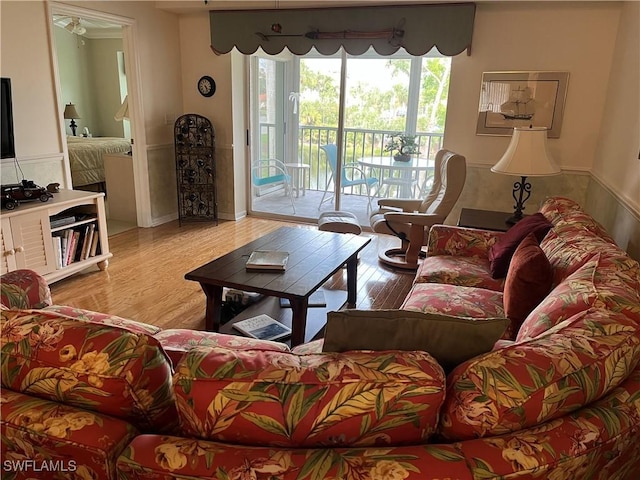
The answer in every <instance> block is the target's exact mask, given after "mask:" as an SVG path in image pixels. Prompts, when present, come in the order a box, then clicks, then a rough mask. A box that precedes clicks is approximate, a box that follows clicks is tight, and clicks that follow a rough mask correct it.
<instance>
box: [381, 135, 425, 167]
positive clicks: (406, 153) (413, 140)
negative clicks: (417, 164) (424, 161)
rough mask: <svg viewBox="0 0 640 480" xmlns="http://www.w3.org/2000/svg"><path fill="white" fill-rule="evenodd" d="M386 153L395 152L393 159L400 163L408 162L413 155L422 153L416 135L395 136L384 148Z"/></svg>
mask: <svg viewBox="0 0 640 480" xmlns="http://www.w3.org/2000/svg"><path fill="white" fill-rule="evenodd" d="M384 151H385V152H395V153H394V155H393V158H394V159H395V160H396V161H399V162H408V161H409V160H411V155H415V154H417V153H420V146H419V145H418V142H417V137H416V136H415V135H407V134H406V133H399V134H397V135H393V136H392V137H391V138H390V139H389V142H388V143H387V144H386V145H385V147H384Z"/></svg>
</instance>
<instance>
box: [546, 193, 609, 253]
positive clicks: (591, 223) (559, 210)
mask: <svg viewBox="0 0 640 480" xmlns="http://www.w3.org/2000/svg"><path fill="white" fill-rule="evenodd" d="M540 213H542V214H543V215H544V216H545V217H546V218H547V219H549V221H550V222H551V223H553V225H554V228H555V226H560V227H561V228H564V227H568V228H578V229H581V230H588V231H589V232H591V233H592V234H593V235H595V236H597V237H600V238H601V239H603V240H604V241H606V242H608V243H615V241H614V240H613V238H611V236H610V235H609V234H608V233H607V231H606V230H605V229H604V227H603V226H602V225H600V224H599V223H598V222H597V221H596V220H595V219H594V218H593V217H591V215H589V214H587V213H586V212H584V210H582V207H580V205H579V204H578V203H577V202H576V201H575V200H571V199H569V198H564V197H550V198H547V199H546V200H545V201H544V202H543V203H542V205H541V207H540Z"/></svg>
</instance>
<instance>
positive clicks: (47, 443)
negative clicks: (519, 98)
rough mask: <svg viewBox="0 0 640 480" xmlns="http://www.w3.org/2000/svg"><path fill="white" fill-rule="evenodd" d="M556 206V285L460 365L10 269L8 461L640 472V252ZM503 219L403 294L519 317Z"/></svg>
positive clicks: (169, 472)
mask: <svg viewBox="0 0 640 480" xmlns="http://www.w3.org/2000/svg"><path fill="white" fill-rule="evenodd" d="M541 211H542V212H543V213H544V215H545V216H546V217H547V218H548V219H549V220H550V221H551V222H552V223H553V228H552V230H551V231H550V232H549V234H547V236H546V237H545V239H544V240H543V242H542V244H541V247H542V248H543V250H544V252H545V254H546V256H547V257H548V259H549V261H550V262H551V265H552V266H553V273H554V288H553V290H552V291H551V292H550V293H549V294H548V295H547V297H546V298H545V299H544V300H543V301H542V302H541V303H540V304H539V305H538V306H536V307H535V308H534V310H533V311H532V312H531V313H530V314H529V315H528V316H527V318H526V319H525V320H524V323H523V324H522V326H521V327H520V328H519V330H518V332H513V338H512V339H511V340H502V341H500V342H498V344H496V347H495V348H494V350H493V351H491V352H488V353H486V354H483V355H480V356H478V357H475V358H472V359H471V360H468V361H467V362H464V363H463V364H461V365H459V366H458V367H456V368H455V369H454V370H453V371H452V372H450V373H449V374H448V375H446V376H445V373H444V371H443V370H442V368H441V367H440V365H438V363H437V362H436V361H435V360H434V359H433V358H432V357H431V356H430V355H429V354H428V353H426V352H420V351H411V352H402V351H378V352H371V351H351V352H344V353H321V352H319V347H320V344H321V342H315V343H312V344H307V345H302V346H299V347H297V348H296V349H294V351H293V352H291V351H288V349H287V347H286V346H285V345H283V344H278V343H272V342H255V341H249V340H247V339H244V338H241V337H231V336H226V335H220V334H214V333H206V332H189V331H180V330H176V331H159V329H157V328H156V327H153V326H150V325H144V324H140V323H137V322H133V321H130V320H126V319H121V318H118V317H113V316H110V315H106V314H99V313H95V312H87V311H82V310H78V309H74V308H71V307H65V306H51V305H50V303H51V300H50V296H49V291H48V288H47V286H46V284H44V283H43V282H42V279H41V278H39V277H38V276H37V275H35V274H33V272H25V271H21V272H13V273H12V274H8V275H7V276H3V278H2V281H3V283H2V304H3V309H2V331H1V334H0V339H1V346H2V359H1V369H2V370H1V373H2V378H1V382H2V391H1V396H0V402H1V407H2V409H1V422H0V426H1V430H0V433H1V436H2V437H1V441H2V452H1V453H2V458H3V460H4V461H3V464H2V468H3V475H2V478H3V479H4V478H65V479H66V478H83V479H84V478H92V479H94V478H105V479H106V478H109V479H116V478H119V479H123V480H124V479H169V478H176V479H178V478H180V479H183V478H184V479H186V478H212V479H220V480H222V479H238V480H239V479H256V480H258V479H265V480H267V479H268V480H272V479H299V480H304V479H311V480H316V479H330V480H338V479H354V480H366V479H372V480H373V479H376V480H382V479H391V480H395V479H398V480H400V479H406V478H407V479H421V480H424V479H445V478H447V479H448V478H450V479H454V478H455V479H483V480H485V479H508V478H518V479H522V478H545V479H552V480H560V479H572V480H573V479H582V478H589V479H596V478H597V479H603V480H604V479H621V480H622V479H624V480H627V479H628V480H631V479H635V478H639V476H640V442H639V441H638V440H639V439H640V367H639V366H638V364H639V361H640V297H639V296H640V293H639V289H640V276H639V275H640V274H639V271H640V266H639V265H638V263H637V262H635V261H633V260H632V259H630V258H629V257H628V256H627V255H626V254H625V253H624V252H623V251H621V250H620V249H618V248H617V247H616V246H615V245H614V244H613V242H612V241H611V239H610V238H609V236H608V235H607V234H606V232H604V231H603V230H602V228H601V227H600V226H599V225H597V224H596V223H595V222H594V221H593V220H592V219H591V218H590V217H589V216H588V215H586V214H585V213H584V212H582V211H581V210H580V209H579V207H578V206H577V205H576V204H575V203H573V202H571V201H569V200H566V199H550V200H549V201H548V202H547V203H545V205H544V206H543V207H542V209H541ZM499 235H500V234H498V233H492V232H485V231H480V230H471V229H460V228H457V227H444V226H438V227H434V229H433V230H432V232H431V236H430V245H429V256H428V258H427V259H426V261H425V262H424V263H423V265H422V266H421V268H420V270H419V271H418V273H417V275H416V280H415V283H414V287H413V289H412V291H411V292H410V294H409V295H408V296H407V298H406V300H405V305H404V307H403V308H404V309H408V310H411V309H413V310H416V309H420V310H423V309H428V308H436V307H437V308H441V309H444V310H446V311H447V312H448V313H453V314H459V315H464V316H474V315H475V316H476V317H478V316H481V315H482V312H483V308H484V312H485V313H486V314H487V316H494V315H495V314H496V313H499V314H501V315H504V309H502V311H501V310H500V309H501V308H503V307H502V306H501V305H500V300H501V297H500V295H501V294H502V291H501V289H502V288H503V285H502V282H500V281H495V280H493V279H491V278H490V275H488V274H487V271H488V264H487V260H486V258H487V249H488V248H489V247H490V245H492V244H493V243H494V242H495V241H496V239H497V238H498V236H499ZM465 262H466V265H467V266H466V267H465V268H462V269H460V268H459V266H460V264H461V263H462V264H465ZM447 269H449V271H446V270H447ZM429 288H432V289H434V290H433V291H432V292H433V293H436V292H437V290H438V289H440V290H441V291H446V292H447V295H436V296H434V297H433V298H432V299H431V300H428V299H426V298H425V297H424V296H425V295H427V293H428V289H429ZM474 289H483V290H486V291H487V292H482V291H480V290H477V291H476V290H474ZM479 298H484V299H485V302H486V306H484V307H483V305H482V303H480V302H478V299H479ZM456 309H458V310H456ZM474 312H476V313H474ZM6 460H9V463H7V462H6ZM25 460H29V461H32V463H24V461H25ZM21 462H22V463H21ZM43 467H46V469H43ZM35 468H39V470H38V471H37V472H38V473H34V471H35V470H34V469H35Z"/></svg>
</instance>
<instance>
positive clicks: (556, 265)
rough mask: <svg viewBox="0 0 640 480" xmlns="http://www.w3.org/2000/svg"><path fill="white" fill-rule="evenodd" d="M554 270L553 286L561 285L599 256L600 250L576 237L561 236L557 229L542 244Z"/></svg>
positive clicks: (541, 246)
mask: <svg viewBox="0 0 640 480" xmlns="http://www.w3.org/2000/svg"><path fill="white" fill-rule="evenodd" d="M540 248H542V251H543V252H544V253H545V255H546V256H547V260H549V263H550V264H551V269H552V270H553V285H559V284H560V283H562V282H563V281H564V280H565V279H566V278H567V277H569V275H571V274H573V273H575V272H576V271H577V270H578V269H580V267H582V266H583V265H584V264H585V263H587V262H588V261H589V260H591V259H592V258H593V257H594V256H596V255H597V254H598V248H597V247H594V246H588V245H585V244H584V243H580V242H578V241H577V238H575V237H564V236H560V235H559V232H557V231H556V230H555V229H553V230H551V231H550V232H549V234H548V235H547V236H546V237H545V238H544V239H543V240H542V242H540Z"/></svg>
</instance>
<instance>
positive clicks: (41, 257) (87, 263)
mask: <svg viewBox="0 0 640 480" xmlns="http://www.w3.org/2000/svg"><path fill="white" fill-rule="evenodd" d="M1 222H2V228H1V234H2V235H1V245H2V262H1V263H0V273H6V272H10V271H13V270H17V269H22V268H27V269H30V270H34V271H36V272H38V273H39V274H40V275H42V276H43V277H44V278H45V279H46V280H47V282H49V283H52V282H55V281H57V280H61V279H63V278H66V277H68V276H69V275H73V274H74V273H77V272H80V271H82V270H85V269H86V268H88V267H91V266H94V265H97V266H98V268H99V269H100V270H106V269H107V267H108V265H109V258H111V257H112V254H111V252H110V251H109V239H108V235H107V223H106V216H105V209H104V194H103V193H97V192H84V191H80V190H60V192H58V193H55V194H54V196H53V198H52V199H51V200H49V201H48V202H38V201H34V202H23V203H21V204H20V205H19V206H18V207H17V208H16V209H15V210H12V211H8V210H2V219H1ZM74 232H77V238H76V244H77V247H76V254H75V255H73V257H70V256H67V257H66V258H67V260H66V261H62V249H61V247H62V245H63V241H62V239H63V238H65V237H70V236H73V233H74ZM89 232H93V234H92V235H89ZM56 238H60V241H59V245H56V244H58V240H56ZM93 238H95V240H93ZM67 241H68V240H67ZM89 241H91V242H92V243H95V246H94V250H93V255H91V253H92V252H91V248H92V245H91V244H90V243H87V242H89ZM67 245H68V243H67ZM83 247H85V248H83ZM86 249H88V253H87V250H86ZM65 253H67V254H68V253H69V251H68V250H66V249H65Z"/></svg>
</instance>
